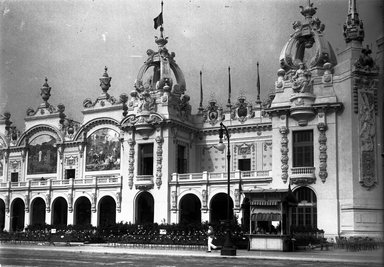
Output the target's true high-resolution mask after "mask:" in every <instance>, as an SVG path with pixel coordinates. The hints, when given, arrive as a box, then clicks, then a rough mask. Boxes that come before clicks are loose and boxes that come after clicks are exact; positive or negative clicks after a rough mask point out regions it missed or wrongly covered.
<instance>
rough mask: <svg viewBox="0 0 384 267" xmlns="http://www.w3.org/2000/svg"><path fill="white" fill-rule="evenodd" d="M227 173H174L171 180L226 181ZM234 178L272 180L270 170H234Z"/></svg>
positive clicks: (232, 177) (231, 175) (231, 176)
mask: <svg viewBox="0 0 384 267" xmlns="http://www.w3.org/2000/svg"><path fill="white" fill-rule="evenodd" d="M227 176H228V174H227V173H223V172H200V173H173V174H172V180H171V182H179V183H183V182H195V181H196V182H197V181H200V182H201V181H226V180H227ZM230 178H231V180H233V179H241V180H248V179H259V180H271V179H272V178H271V177H270V171H269V170H268V171H234V172H231V173H230Z"/></svg>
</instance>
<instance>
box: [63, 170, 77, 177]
mask: <svg viewBox="0 0 384 267" xmlns="http://www.w3.org/2000/svg"><path fill="white" fill-rule="evenodd" d="M75 175H76V170H75V169H66V170H65V179H71V178H75Z"/></svg>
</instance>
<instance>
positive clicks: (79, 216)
mask: <svg viewBox="0 0 384 267" xmlns="http://www.w3.org/2000/svg"><path fill="white" fill-rule="evenodd" d="M294 194H295V196H296V198H297V200H298V202H299V203H298V206H297V207H295V208H293V210H292V225H295V226H312V227H317V203H316V202H317V198H316V195H315V193H314V192H313V191H312V190H311V189H310V188H308V187H300V188H298V189H296V190H295V191H294ZM233 206H234V204H233V200H232V198H230V210H231V211H232V210H233ZM136 207H137V208H136V223H137V224H145V223H153V221H154V220H153V218H154V209H155V202H154V198H153V196H152V195H151V194H150V193H149V192H146V191H145V192H141V193H140V194H139V195H138V196H137V198H136ZM225 207H227V194H225V193H218V194H216V195H215V196H214V197H213V198H212V199H211V201H210V223H212V224H218V223H220V222H222V221H224V220H226V219H227V209H226V208H225ZM25 209H26V207H25V204H24V201H23V200H22V199H21V198H16V199H14V200H13V201H12V205H11V225H12V228H11V231H17V230H20V229H23V228H24V222H25V217H24V211H25ZM92 209H93V208H92V204H91V201H90V200H89V199H88V198H87V197H84V196H83V197H79V198H78V199H77V200H76V201H75V204H74V220H73V224H75V225H87V224H91V214H92ZM97 212H98V213H97V214H98V216H97V223H98V226H106V225H111V224H114V223H115V222H116V201H115V200H114V198H113V197H111V196H104V197H102V198H101V199H100V201H99V203H98V209H97ZM242 212H243V216H242V224H243V226H245V227H247V225H248V224H249V216H250V213H249V199H247V198H245V199H244V200H243V204H242ZM5 213H6V212H5V203H4V201H3V200H0V229H4V224H5ZM51 216H52V224H53V225H66V224H68V223H69V222H68V203H67V200H66V199H65V198H63V197H57V198H55V199H54V200H53V202H52V211H51ZM230 218H231V219H232V218H233V212H231V213H230ZM30 219H31V220H30V224H31V225H35V224H44V223H45V222H46V204H45V201H44V200H43V199H42V198H41V197H37V198H35V199H33V201H31V207H30ZM179 222H180V223H200V222H201V201H200V199H199V198H198V197H197V196H196V195H195V194H192V193H188V194H186V195H184V196H183V197H182V198H181V199H180V202H179Z"/></svg>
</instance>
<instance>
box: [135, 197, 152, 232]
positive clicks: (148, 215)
mask: <svg viewBox="0 0 384 267" xmlns="http://www.w3.org/2000/svg"><path fill="white" fill-rule="evenodd" d="M154 206H155V205H154V200H153V196H152V195H151V194H150V193H148V192H142V193H140V194H139V195H138V197H137V199H136V207H137V209H136V223H137V224H145V223H153V214H154Z"/></svg>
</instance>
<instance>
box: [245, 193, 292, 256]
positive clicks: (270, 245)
mask: <svg viewBox="0 0 384 267" xmlns="http://www.w3.org/2000/svg"><path fill="white" fill-rule="evenodd" d="M244 194H245V196H246V197H247V198H248V199H249V202H250V215H251V216H250V222H249V249H250V250H275V251H285V250H287V249H288V246H287V240H289V235H290V225H291V213H292V207H295V206H297V199H296V198H295V196H294V194H293V193H292V191H291V187H290V186H289V188H288V189H254V190H248V191H244Z"/></svg>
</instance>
